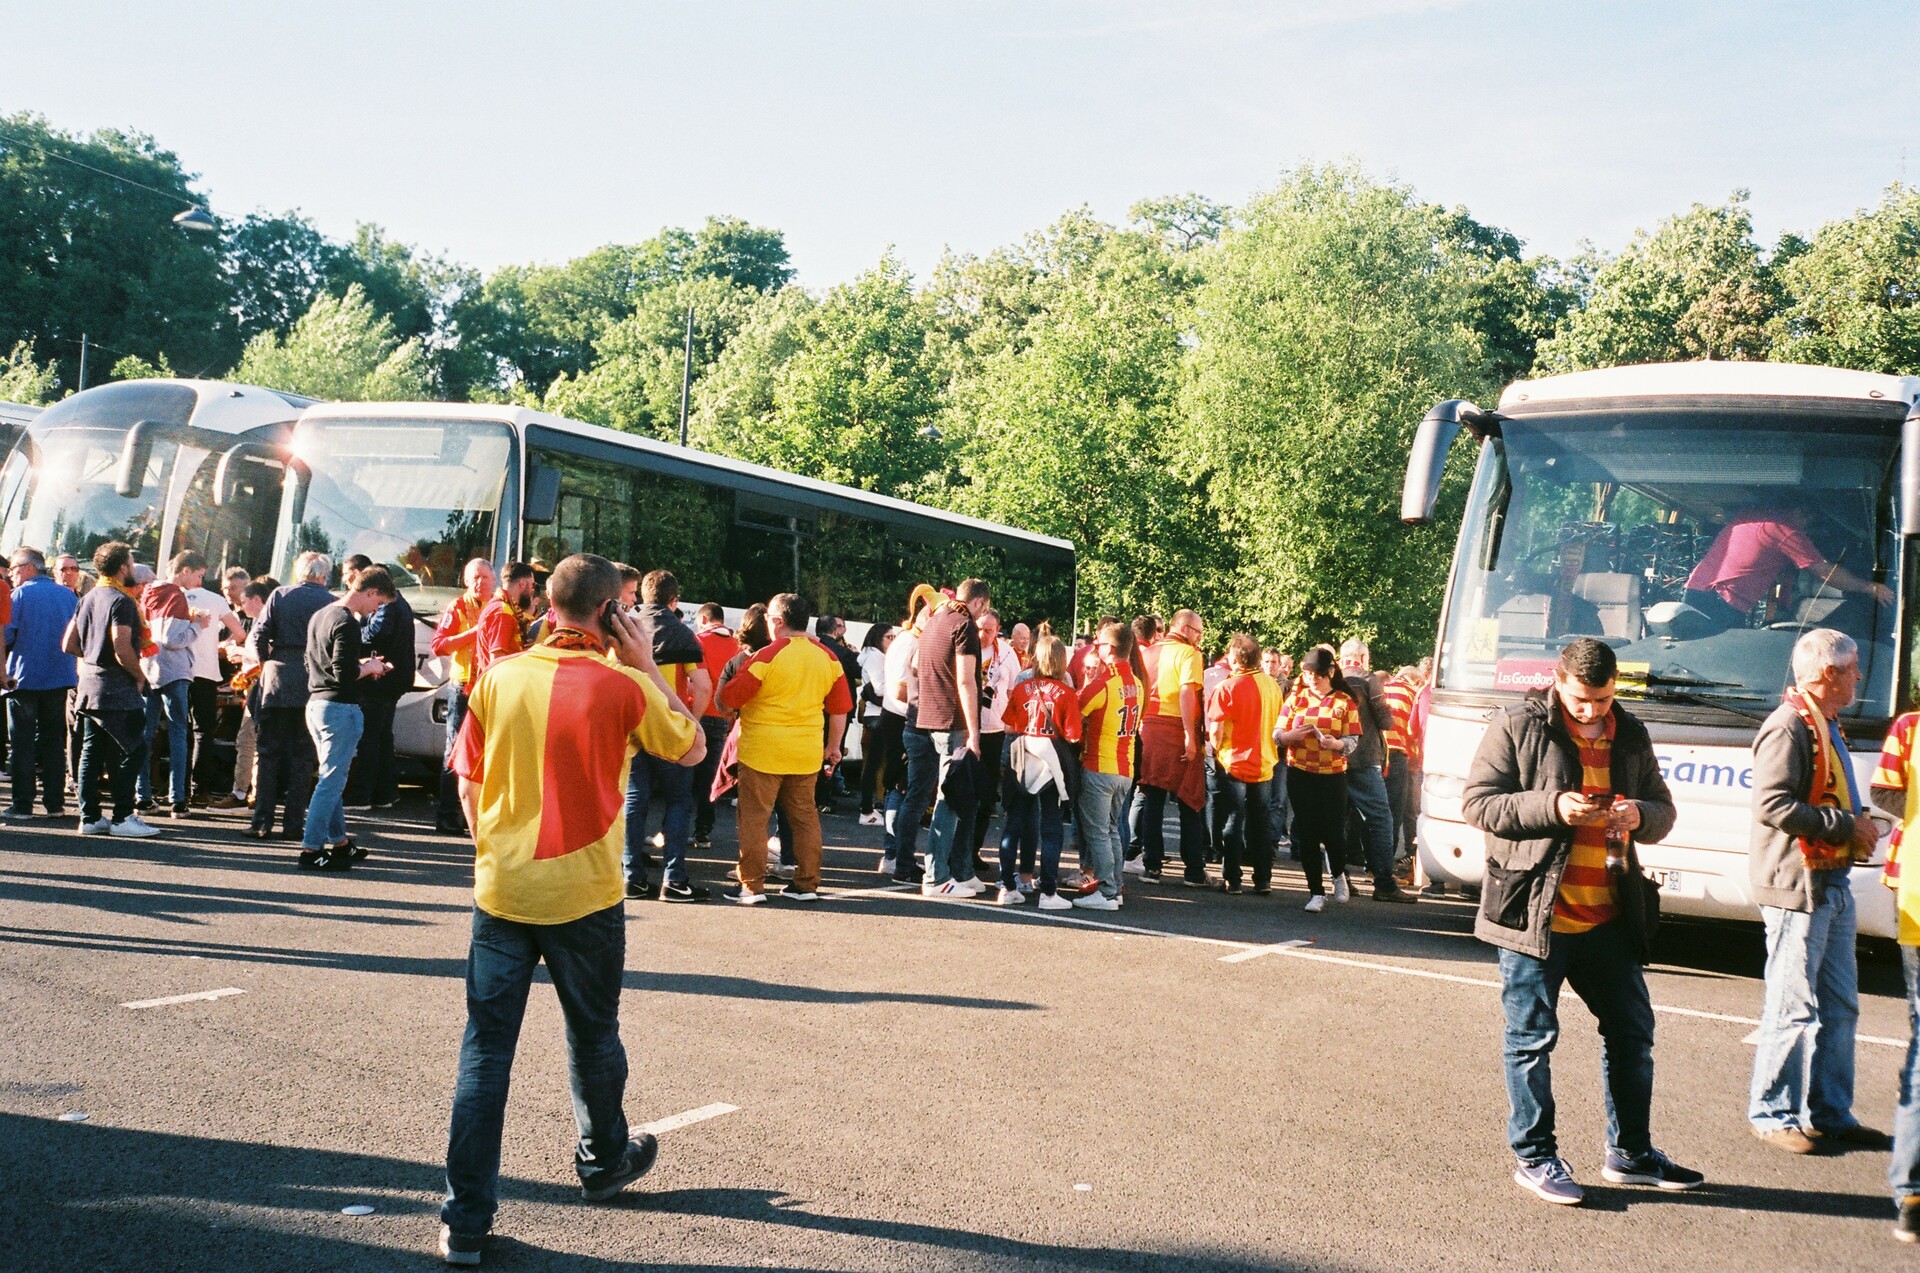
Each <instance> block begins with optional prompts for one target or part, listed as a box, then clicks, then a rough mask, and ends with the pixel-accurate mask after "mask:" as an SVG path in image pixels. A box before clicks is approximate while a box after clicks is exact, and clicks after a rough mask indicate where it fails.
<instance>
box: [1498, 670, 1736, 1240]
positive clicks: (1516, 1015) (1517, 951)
mask: <svg viewBox="0 0 1920 1273" xmlns="http://www.w3.org/2000/svg"><path fill="white" fill-rule="evenodd" d="M1618 671H1619V666H1618V664H1617V663H1616V661H1615V658H1614V653H1613V650H1612V649H1611V648H1609V647H1608V646H1607V645H1606V643H1605V642H1602V641H1597V640H1594V639H1593V638H1591V637H1581V638H1579V639H1578V640H1575V641H1573V642H1570V643H1569V644H1568V645H1567V647H1566V648H1565V649H1563V650H1561V651H1560V662H1559V666H1558V668H1557V669H1556V670H1555V672H1554V677H1553V686H1552V687H1551V688H1550V689H1548V690H1545V691H1536V692H1535V693H1532V694H1529V695H1528V696H1527V698H1526V700H1525V701H1524V702H1522V703H1520V704H1519V705H1517V706H1514V707H1509V708H1507V709H1506V710H1505V711H1503V712H1501V713H1499V714H1498V715H1496V716H1495V717H1494V718H1493V720H1492V722H1490V723H1489V724H1488V726H1487V732H1486V733H1485V735H1483V736H1482V738H1481V740H1480V749H1479V751H1478V752H1477V753H1475V755H1474V758H1473V767H1472V769H1471V770H1470V771H1469V773H1468V775H1467V785H1466V791H1465V795H1464V798H1463V801H1462V809H1463V812H1464V813H1465V816H1466V821H1467V823H1468V824H1469V825H1471V826H1474V827H1478V828H1479V829H1480V830H1482V831H1484V832H1485V833H1486V842H1487V874H1486V882H1485V883H1484V885H1483V886H1482V888H1481V891H1480V913H1479V916H1478V918H1477V919H1476V920H1475V922H1474V935H1475V936H1476V937H1479V938H1480V939H1481V940H1482V941H1485V942H1488V943H1490V944H1492V945H1494V946H1498V947H1499V948H1500V1003H1501V1006H1502V1008H1504V1009H1505V1012H1506V1020H1507V1028H1506V1068H1507V1095H1508V1098H1509V1100H1510V1102H1511V1115H1510V1117H1509V1118H1508V1120H1507V1139H1508V1142H1509V1143H1510V1144H1511V1145H1512V1147H1513V1154H1514V1158H1515V1159H1516V1165H1515V1168H1514V1173H1513V1180H1514V1183H1515V1184H1517V1185H1519V1186H1520V1187H1521V1188H1523V1189H1525V1190H1527V1191H1528V1192H1529V1193H1532V1194H1533V1195H1535V1196H1536V1197H1538V1198H1540V1199H1542V1200H1543V1201H1546V1202H1555V1203H1560V1204H1562V1205H1572V1204H1576V1203H1578V1202H1580V1201H1581V1200H1582V1198H1583V1197H1584V1196H1585V1195H1584V1193H1583V1191H1582V1190H1581V1188H1580V1186H1579V1185H1578V1184H1576V1183H1574V1179H1573V1175H1572V1173H1571V1172H1570V1171H1568V1169H1567V1165H1566V1163H1564V1162H1563V1161H1561V1159H1560V1148H1559V1141H1558V1139H1557V1135H1556V1130H1555V1127H1554V1103H1553V1085H1552V1081H1551V1079H1550V1078H1549V1075H1548V1063H1549V1058H1550V1056H1551V1055H1552V1053H1553V1047H1554V1044H1555V1042H1556V1041H1557V1040H1558V1039H1559V1036H1560V990H1561V988H1562V987H1563V986H1569V985H1570V986H1572V987H1573V989H1574V993H1576V994H1578V995H1579V996H1580V998H1581V1000H1582V1001H1583V1002H1584V1003H1585V1004H1586V1005H1587V1007H1588V1008H1589V1009H1590V1010H1591V1011H1592V1012H1593V1015H1594V1016H1595V1017H1596V1018H1598V1020H1599V1025H1600V1036H1601V1037H1602V1038H1603V1039H1605V1040H1606V1047H1605V1049H1604V1057H1603V1061H1602V1065H1603V1068H1604V1069H1605V1072H1606V1092H1607V1116H1608V1117H1607V1122H1608V1127H1607V1155H1606V1161H1605V1163H1604V1164H1603V1165H1602V1167H1601V1173H1600V1174H1601V1175H1602V1176H1604V1177H1605V1178H1606V1179H1607V1180H1609V1181H1611V1182H1613V1183H1614V1184H1634V1185H1655V1186H1658V1187H1660V1188H1663V1189H1691V1188H1694V1187H1695V1186H1697V1185H1699V1184H1700V1182H1701V1175H1700V1173H1699V1172H1697V1171H1691V1170H1689V1169H1688V1168H1685V1167H1682V1166H1679V1165H1678V1164H1676V1163H1675V1162H1674V1161H1673V1160H1672V1159H1671V1158H1668V1157H1667V1156H1666V1155H1665V1154H1663V1153H1661V1152H1660V1151H1659V1150H1658V1149H1655V1148H1654V1146H1653V1140H1652V1133H1651V1129H1650V1125H1649V1124H1650V1119H1651V1110H1652V1104H1653V1005H1652V1003H1651V1002H1650V1001H1649V999H1648V997H1647V982H1646V978H1645V977H1644V976H1643V975H1642V974H1641V971H1640V948H1639V942H1640V936H1639V935H1638V934H1635V933H1632V932H1629V931H1628V920H1627V919H1626V918H1624V917H1623V916H1622V915H1621V914H1620V913H1619V908H1618V898H1617V895H1616V892H1615V888H1614V877H1613V876H1612V874H1611V872H1609V870H1608V869H1607V833H1608V832H1609V831H1610V830H1611V831H1613V832H1614V833H1615V834H1616V835H1618V836H1619V837H1620V838H1621V839H1622V842H1623V844H1624V845H1625V849H1626V852H1625V869H1626V871H1627V872H1628V873H1629V874H1632V875H1637V874H1638V871H1639V866H1638V861H1637V858H1636V857H1635V855H1634V853H1633V846H1632V840H1633V839H1638V840H1640V841H1641V842H1642V843H1653V842H1656V841H1658V840H1660V839H1662V838H1663V837H1664V836H1665V835H1666V834H1667V833H1668V832H1669V831H1671V830H1672V829H1673V819H1674V807H1673V796H1672V795H1671V794H1670V793H1669V792H1668V791H1667V784H1666V780H1665V779H1663V778H1662V777H1661V776H1660V765H1659V762H1658V761H1656V760H1655V759H1654V755H1653V742H1652V740H1651V739H1650V738H1649V737H1648V735H1647V729H1646V726H1644V725H1642V724H1641V723H1640V722H1639V721H1638V720H1637V719H1635V718H1634V717H1633V716H1632V715H1631V714H1630V713H1628V712H1627V710H1626V709H1625V708H1623V707H1621V706H1619V705H1618V704H1617V703H1616V702H1615V701H1614V681H1615V678H1616V676H1617V675H1618Z"/></svg>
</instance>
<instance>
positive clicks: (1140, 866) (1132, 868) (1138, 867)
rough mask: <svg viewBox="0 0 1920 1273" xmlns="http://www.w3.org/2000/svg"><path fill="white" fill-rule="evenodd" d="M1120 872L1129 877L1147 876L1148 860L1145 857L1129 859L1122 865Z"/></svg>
mask: <svg viewBox="0 0 1920 1273" xmlns="http://www.w3.org/2000/svg"><path fill="white" fill-rule="evenodd" d="M1120 870H1121V871H1122V872H1123V873H1124V874H1127V875H1145V874H1146V873H1147V859H1146V858H1144V857H1137V858H1128V859H1127V860H1126V861H1125V862H1123V863H1121V864H1120Z"/></svg>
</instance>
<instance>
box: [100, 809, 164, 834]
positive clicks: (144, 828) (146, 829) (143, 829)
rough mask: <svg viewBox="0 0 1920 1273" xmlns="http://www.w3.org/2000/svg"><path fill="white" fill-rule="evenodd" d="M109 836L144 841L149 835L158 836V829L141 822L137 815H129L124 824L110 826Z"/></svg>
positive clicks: (118, 823)
mask: <svg viewBox="0 0 1920 1273" xmlns="http://www.w3.org/2000/svg"><path fill="white" fill-rule="evenodd" d="M110 834H112V835H115V836H117V837H119V838H121V839H123V840H144V839H146V838H147V837H148V836H150V835H159V834H160V829H159V828H158V827H150V826H148V825H147V824H146V823H144V822H142V821H141V820H140V815H139V814H137V813H130V814H128V815H127V820H126V821H125V822H115V823H113V824H111V827H110Z"/></svg>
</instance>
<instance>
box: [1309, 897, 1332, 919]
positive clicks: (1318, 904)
mask: <svg viewBox="0 0 1920 1273" xmlns="http://www.w3.org/2000/svg"><path fill="white" fill-rule="evenodd" d="M1325 909H1327V899H1326V898H1325V897H1322V896H1321V895H1320V894H1318V893H1315V894H1314V895H1313V896H1312V897H1309V898H1308V899H1307V910H1308V911H1310V912H1312V913H1313V914H1315V915H1318V914H1319V913H1320V912H1321V911H1323V910H1325Z"/></svg>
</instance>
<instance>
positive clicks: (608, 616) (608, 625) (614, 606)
mask: <svg viewBox="0 0 1920 1273" xmlns="http://www.w3.org/2000/svg"><path fill="white" fill-rule="evenodd" d="M619 611H620V598H618V597H608V598H607V604H605V605H603V606H601V607H600V626H601V627H603V628H605V629H606V630H607V635H608V636H612V635H613V634H614V633H615V632H618V631H619V629H618V628H616V627H614V626H613V616H614V615H615V614H617V613H619Z"/></svg>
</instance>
